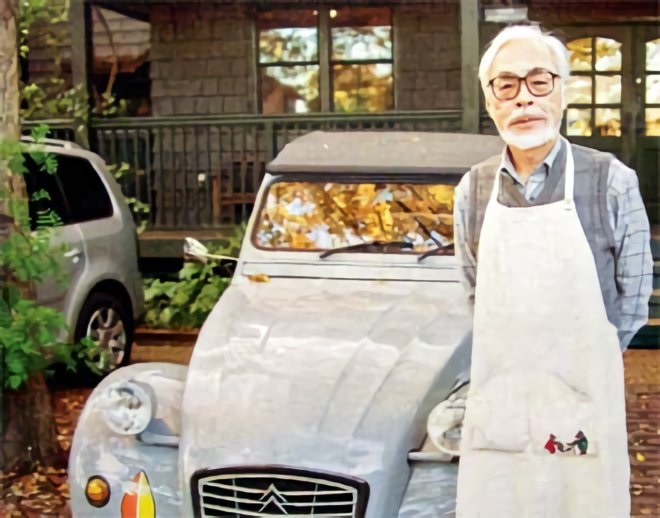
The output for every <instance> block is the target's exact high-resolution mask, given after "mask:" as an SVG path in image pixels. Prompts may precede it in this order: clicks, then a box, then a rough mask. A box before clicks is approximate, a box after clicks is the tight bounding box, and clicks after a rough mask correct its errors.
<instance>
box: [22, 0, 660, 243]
mask: <svg viewBox="0 0 660 518" xmlns="http://www.w3.org/2000/svg"><path fill="white" fill-rule="evenodd" d="M658 10H659V7H658V3H657V2H656V1H655V0H637V1H626V2H622V1H612V0H528V1H516V0H509V1H506V0H502V1H498V0H481V1H480V0H462V1H460V2H459V1H458V0H408V1H404V0H399V1H394V0H390V1H387V0H381V1H370V0H353V1H349V0H333V1H326V0H318V1H316V2H312V1H306V0H298V1H295V0H289V1H279V0H271V1H265V0H262V1H259V0H254V1H248V0H245V1H229V0H214V1H206V2H201V1H193V0H190V1H184V0H179V1H174V0H161V1H152V0H138V1H129V0H104V1H99V0H77V1H74V2H72V5H71V12H70V24H69V28H70V52H68V54H67V52H65V53H64V54H66V55H67V56H69V55H70V60H69V61H70V62H69V63H68V64H67V65H66V69H67V70H70V73H71V78H72V79H71V81H72V82H80V81H82V82H85V84H87V85H88V88H87V93H88V95H89V97H90V98H92V99H93V100H94V101H93V102H92V103H91V104H92V105H94V106H97V107H98V106H99V105H101V104H103V102H102V99H103V92H108V91H112V92H113V93H114V94H115V95H116V96H117V97H118V98H122V99H124V101H125V106H124V107H123V115H122V116H121V117H111V118H108V117H98V116H95V117H92V119H91V122H90V126H89V138H90V142H91V145H92V146H93V147H95V148H96V149H97V150H98V151H99V152H100V153H101V154H102V155H104V156H105V158H106V159H107V160H108V162H119V161H125V162H128V163H129V164H130V165H131V166H132V174H131V175H130V176H127V177H126V182H127V183H126V186H125V187H126V189H127V190H128V191H130V193H131V194H134V195H136V196H138V197H139V198H141V199H143V200H145V201H148V202H149V203H150V204H151V205H152V207H153V212H152V215H151V217H152V221H151V222H150V230H152V231H156V230H158V231H166V230H183V229H186V230H188V229H194V230H197V231H199V230H201V229H207V230H208V231H210V232H211V234H213V233H214V232H215V231H216V230H218V229H222V228H224V227H225V226H227V225H232V224H235V223H236V222H239V221H241V220H244V219H245V218H246V217H247V216H248V215H249V213H250V210H251V209H252V203H253V201H254V194H255V190H256V189H257V187H258V184H259V181H260V179H261V175H262V174H263V171H264V164H265V163H266V162H267V161H268V160H270V159H271V158H272V157H273V156H274V154H275V153H276V152H277V150H278V149H281V146H283V145H284V143H286V141H288V140H290V139H291V138H292V137H293V136H295V135H298V134H301V133H303V132H306V131H310V130H312V129H316V128H337V129H341V128H346V127H350V128H399V129H422V130H424V129H428V130H449V131H481V132H491V131H493V128H492V127H491V125H490V124H489V121H488V118H487V116H486V115H485V113H484V110H483V106H482V98H481V92H480V87H479V85H478V82H477V80H476V68H477V65H478V62H479V58H480V54H481V52H482V49H483V47H484V46H485V44H486V43H487V42H488V41H489V40H490V39H491V38H492V36H493V35H494V34H495V33H496V32H497V31H498V30H499V29H500V28H502V27H503V26H504V25H505V24H506V23H508V21H511V20H513V19H515V18H516V17H518V18H520V19H525V20H530V21H535V22H540V23H541V24H542V26H543V27H544V28H546V29H549V30H552V31H553V32H555V33H556V34H558V35H560V36H561V37H562V38H563V39H564V40H565V41H566V42H567V44H568V46H569V48H570V49H571V63H572V69H573V77H572V78H571V82H570V85H569V90H568V95H569V103H570V104H569V108H568V111H567V117H566V121H565V124H564V128H563V131H564V133H565V134H566V135H568V136H569V138H570V139H571V140H572V141H573V142H576V143H581V144H584V145H588V146H592V147H595V148H599V149H603V150H608V151H611V152H613V153H615V154H616V155H617V156H619V157H620V158H621V159H622V160H623V161H624V162H626V163H628V164H629V165H631V166H632V167H634V168H635V169H636V170H637V171H638V174H639V178H640V184H641V189H642V193H643V196H644V198H645V202H646V204H647V206H648V209H649V216H650V217H651V219H652V220H653V221H654V222H655V223H660V221H658V219H659V217H658V214H659V213H660V210H659V209H660V193H659V190H660V186H659V183H658V176H659V175H658V156H659V153H660V151H659V146H658V144H659V143H660V34H659V32H660V31H659V29H658V21H659V19H660V15H659V12H658ZM65 61H66V57H65ZM35 62H36V59H35ZM30 70H31V73H33V74H38V72H39V66H35V65H33V66H31V69H30ZM158 235H162V233H161V234H158Z"/></svg>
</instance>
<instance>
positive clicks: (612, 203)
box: [607, 159, 653, 350]
mask: <svg viewBox="0 0 660 518" xmlns="http://www.w3.org/2000/svg"><path fill="white" fill-rule="evenodd" d="M607 209H608V214H609V218H610V225H611V227H612V230H613V231H614V240H615V243H616V280H617V283H618V285H619V289H620V291H621V297H622V308H621V318H620V323H619V342H620V344H621V349H622V350H625V349H626V348H627V347H628V345H629V344H630V341H631V340H632V338H633V337H634V336H635V334H636V333H637V331H639V329H640V328H641V327H642V326H643V325H644V324H646V322H647V321H648V317H649V299H650V297H651V292H652V291H653V258H652V255H651V231H650V226H649V220H648V217H647V215H646V210H645V209H644V203H643V201H642V196H641V194H640V192H639V182H638V180H637V174H636V173H635V171H633V170H632V169H630V168H629V167H627V166H626V165H624V164H623V163H622V162H620V161H619V160H616V159H615V160H613V161H612V163H611V165H610V170H609V174H608V188H607Z"/></svg>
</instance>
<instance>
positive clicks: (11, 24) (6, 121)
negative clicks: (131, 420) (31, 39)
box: [0, 0, 58, 470]
mask: <svg viewBox="0 0 660 518" xmlns="http://www.w3.org/2000/svg"><path fill="white" fill-rule="evenodd" d="M17 8H18V2H17V1H16V0H0V140H13V141H16V140H18V139H19V138H20V119H19V106H20V97H19V90H18V48H17V44H18V39H17V34H16V25H17V23H16V13H17ZM0 185H1V186H2V187H0V190H5V192H11V193H12V195H13V196H20V197H23V198H26V197H27V193H26V191H25V184H24V183H23V181H22V178H21V176H20V175H12V174H11V173H10V171H9V170H8V167H7V164H6V163H3V162H2V161H0ZM8 213H9V211H8V210H7V206H6V205H0V239H6V237H7V236H8V234H9V232H11V229H12V226H13V225H14V224H15V222H14V221H13V220H12V218H10V217H7V215H8ZM3 216H4V217H3ZM7 273H8V272H6V271H5V274H4V277H5V278H3V279H2V282H8V281H10V279H8V278H7ZM21 288H22V291H23V294H24V296H26V297H27V298H32V299H34V289H33V287H32V286H31V285H29V284H28V285H25V286H21ZM0 361H2V362H3V363H4V359H3V358H0ZM2 368H4V365H3V366H2ZM4 381H5V380H4V377H3V379H2V380H1V382H2V384H4ZM3 394H6V392H5V390H4V387H3V386H0V397H2V400H0V403H1V404H2V407H1V408H2V410H3V412H2V419H0V426H1V427H2V429H1V430H0V435H1V436H2V437H1V438H0V440H2V446H3V448H2V452H1V454H2V457H1V458H0V463H1V464H2V469H3V470H4V469H7V468H11V467H17V466H19V467H33V466H34V465H35V464H37V463H50V462H53V461H54V460H55V459H54V456H55V455H56V454H57V452H58V444H57V436H56V433H55V421H54V413H53V405H52V398H51V396H50V393H49V392H48V387H47V386H46V384H45V382H44V377H43V374H41V373H39V374H36V375H33V376H32V377H31V378H30V379H29V380H28V382H27V384H26V386H24V387H23V388H22V390H20V391H19V392H16V393H12V394H11V395H8V394H6V395H5V396H4V397H3V396H2V395H3Z"/></svg>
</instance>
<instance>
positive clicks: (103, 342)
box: [74, 292, 133, 375]
mask: <svg viewBox="0 0 660 518" xmlns="http://www.w3.org/2000/svg"><path fill="white" fill-rule="evenodd" d="M127 306H128V305H127V304H126V302H124V300H122V299H121V298H119V297H117V296H116V295H112V294H110V293H101V292H96V293H92V294H91V295H90V296H89V297H88V299H87V300H86V301H85V303H84V304H83V307H82V309H81V311H80V316H79V317H78V323H77V324H76V332H75V335H74V338H75V340H76V342H78V341H80V340H81V339H82V338H85V337H88V338H90V339H91V340H92V341H93V342H94V343H95V344H96V345H97V346H99V348H100V349H101V350H102V351H103V353H104V354H101V355H100V356H99V357H98V360H97V361H96V365H97V367H98V368H99V370H101V373H102V375H105V374H108V373H109V372H111V371H113V370H115V369H117V368H118V367H122V366H124V365H126V364H127V363H128V362H129V360H130V357H131V346H132V344H133V319H132V317H131V312H130V308H129V307H127Z"/></svg>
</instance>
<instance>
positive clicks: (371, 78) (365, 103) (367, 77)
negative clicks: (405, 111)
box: [333, 63, 394, 112]
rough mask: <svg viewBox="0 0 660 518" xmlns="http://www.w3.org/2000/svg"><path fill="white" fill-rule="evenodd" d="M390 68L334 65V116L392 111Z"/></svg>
mask: <svg viewBox="0 0 660 518" xmlns="http://www.w3.org/2000/svg"><path fill="white" fill-rule="evenodd" d="M392 83H393V81H392V65H390V64H386V63H378V64H375V65H335V66H334V67H333V87H334V90H333V91H334V108H335V111H336V112H355V111H368V112H381V111H387V110H391V109H393V108H394V96H393V93H392Z"/></svg>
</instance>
